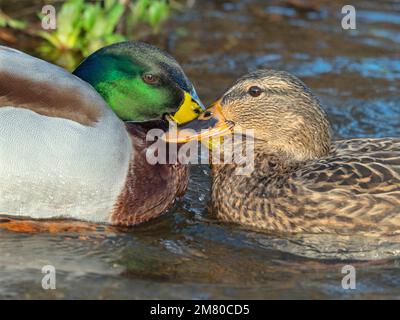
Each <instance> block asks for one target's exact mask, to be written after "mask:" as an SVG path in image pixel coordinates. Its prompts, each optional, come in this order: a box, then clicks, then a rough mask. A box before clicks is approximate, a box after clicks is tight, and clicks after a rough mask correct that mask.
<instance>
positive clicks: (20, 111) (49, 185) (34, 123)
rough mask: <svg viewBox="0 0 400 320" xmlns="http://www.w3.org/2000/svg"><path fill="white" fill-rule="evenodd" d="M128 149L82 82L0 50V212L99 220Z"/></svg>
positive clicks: (120, 130)
mask: <svg viewBox="0 0 400 320" xmlns="http://www.w3.org/2000/svg"><path fill="white" fill-rule="evenodd" d="M130 157H131V143H130V139H129V136H128V134H127V132H126V130H125V127H124V124H123V122H122V121H120V120H119V119H118V118H117V117H116V116H115V114H114V113H113V112H112V110H111V109H110V108H108V107H107V105H106V103H105V102H104V101H103V99H102V98H101V96H100V95H99V94H98V93H97V92H96V91H95V90H94V89H93V88H92V87H91V86H90V85H88V84H87V83H85V82H84V81H82V80H80V79H79V78H77V77H75V76H73V75H71V74H70V73H68V72H66V71H65V70H63V69H61V68H59V67H57V66H54V65H51V64H49V63H47V62H45V61H42V60H39V59H36V58H33V57H31V56H29V55H26V54H24V53H21V52H19V51H16V50H13V49H9V48H6V47H1V46H0V212H1V213H5V214H12V215H22V216H30V217H34V218H49V217H74V218H79V219H84V220H92V221H102V222H103V221H106V220H107V219H108V215H109V212H110V210H111V209H112V207H113V205H114V203H115V201H116V199H117V197H118V195H119V193H120V192H121V190H122V188H123V186H124V183H125V178H126V175H127V172H128V166H129V161H130Z"/></svg>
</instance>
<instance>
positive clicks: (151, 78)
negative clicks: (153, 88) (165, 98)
mask: <svg viewBox="0 0 400 320" xmlns="http://www.w3.org/2000/svg"><path fill="white" fill-rule="evenodd" d="M142 78H143V81H144V82H146V83H147V84H157V83H158V81H159V78H158V77H157V76H155V75H154V74H150V73H146V74H144V75H143V77H142Z"/></svg>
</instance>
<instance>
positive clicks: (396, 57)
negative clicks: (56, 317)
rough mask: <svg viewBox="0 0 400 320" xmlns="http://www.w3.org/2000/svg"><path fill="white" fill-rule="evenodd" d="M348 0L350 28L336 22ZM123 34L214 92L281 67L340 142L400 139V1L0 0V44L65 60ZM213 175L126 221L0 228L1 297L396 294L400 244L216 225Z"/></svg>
mask: <svg viewBox="0 0 400 320" xmlns="http://www.w3.org/2000/svg"><path fill="white" fill-rule="evenodd" d="M45 4H52V5H54V6H55V8H56V9H57V29H56V30H54V31H45V30H43V29H42V28H41V20H40V19H41V14H40V12H41V8H42V6H43V5H45ZM347 4H351V5H353V6H354V7H355V8H356V29H354V30H344V29H343V28H342V25H341V20H342V18H343V16H344V14H342V13H341V10H342V7H343V6H344V5H347ZM124 39H140V40H144V41H148V42H151V43H153V44H155V45H158V46H159V47H162V48H164V49H166V50H167V51H169V52H170V53H171V54H172V55H173V56H174V57H176V58H177V60H178V61H179V62H180V63H181V64H182V66H183V68H184V69H185V71H186V73H187V74H188V76H189V77H190V78H191V80H192V81H193V83H194V84H195V86H196V88H197V91H198V93H199V96H200V97H201V98H202V99H203V101H204V102H205V103H210V102H212V101H213V100H214V99H216V98H218V96H219V95H221V94H222V93H223V92H224V90H226V89H227V88H228V87H229V86H230V85H232V84H233V82H234V81H235V79H237V78H238V77H239V76H241V75H243V74H244V73H246V72H248V71H251V70H254V69H257V68H261V67H264V68H273V69H280V70H286V71H289V72H292V73H293V74H295V75H297V76H298V77H300V78H301V79H302V80H303V81H305V82H306V84H307V85H308V86H309V87H310V88H311V89H312V90H313V91H314V92H315V93H316V94H317V95H318V96H319V97H320V99H321V101H322V103H323V105H324V106H325V109H326V110H327V112H328V115H329V119H330V121H331V124H332V127H333V135H334V137H335V138H336V139H339V138H350V137H367V136H374V137H381V136H400V102H399V89H400V1H396V0H381V1H374V0H357V1H350V2H349V1H348V0H333V1H332V0H320V1H313V0H288V1H278V0H271V1H261V0H230V1H229V0H201V1H200V0H197V1H196V0H174V1H173V0H171V1H166V0H165V1H163V0H154V1H153V0H152V1H150V0H136V1H135V0H108V1H107V0H105V1H83V0H66V1H39V0H37V1H35V0H30V1H26V0H19V1H8V0H0V43H1V44H3V45H7V46H10V47H14V48H18V49H20V50H23V51H26V52H28V53H30V54H32V55H35V56H39V57H41V58H44V59H46V60H48V61H51V62H53V63H56V64H59V65H61V66H64V67H65V68H67V69H69V70H72V69H73V68H74V67H75V66H76V65H77V64H78V63H79V62H80V61H81V60H82V59H83V57H85V56H87V55H89V54H90V53H91V52H93V51H94V50H96V49H98V48H99V47H102V46H104V45H107V44H110V43H113V42H118V41H121V40H124ZM0 81H1V79H0ZM208 175H209V172H208V168H207V166H194V167H193V168H192V171H191V182H190V187H189V191H188V192H187V194H186V195H185V198H184V199H183V201H182V202H180V203H178V204H177V206H176V207H175V208H174V209H172V210H171V212H169V213H168V214H166V215H164V216H163V217H161V218H160V219H156V220H154V221H152V222H149V223H146V224H144V225H141V226H139V227H136V228H133V229H130V230H120V229H116V230H115V233H114V234H109V233H107V234H105V233H103V232H102V231H101V230H98V232H96V234H94V235H92V234H89V235H77V234H65V235H34V236H27V235H21V234H14V233H10V232H6V231H2V230H0V252H1V254H0V297H6V298H7V297H8V298H10V297H19V298H33V297H36V298H49V297H50V298H52V297H53V298H196V299H208V298H400V296H399V290H398V288H399V287H400V261H399V259H398V258H396V257H397V256H398V255H399V253H400V246H399V242H398V241H394V239H372V240H368V239H358V238H355V237H338V236H335V237H331V236H328V235H301V236H291V237H279V236H277V235H267V234H260V233H257V232H252V231H249V230H242V229H240V228H239V227H237V226H234V225H230V224H224V223H221V222H219V221H216V220H215V218H214V217H213V216H212V214H210V213H209V212H208V210H207V201H208V194H209V176H208ZM82 237H83V238H82ZM67 240H68V241H67ZM345 263H351V264H353V265H355V266H356V269H357V290H349V291H344V290H343V289H342V288H341V285H340V283H341V278H342V276H343V275H342V274H341V272H340V270H341V267H342V266H343V265H344V264H345ZM44 264H53V265H55V266H56V268H58V269H57V270H59V271H58V273H57V275H58V278H57V279H58V281H59V283H60V286H59V287H58V288H57V290H55V291H52V292H46V291H43V290H41V289H38V288H39V286H40V280H41V273H40V270H41V267H42V266H43V265H44Z"/></svg>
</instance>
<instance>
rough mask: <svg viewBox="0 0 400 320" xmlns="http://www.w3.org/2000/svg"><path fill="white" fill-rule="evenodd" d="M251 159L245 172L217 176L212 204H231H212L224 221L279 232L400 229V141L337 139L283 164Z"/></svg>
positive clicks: (347, 232) (274, 160)
mask: <svg viewBox="0 0 400 320" xmlns="http://www.w3.org/2000/svg"><path fill="white" fill-rule="evenodd" d="M257 157H259V158H258V160H256V165H255V170H254V172H253V173H252V174H251V175H250V176H235V175H229V174H225V175H223V174H222V175H221V174H220V175H219V176H218V174H217V177H216V179H215V182H214V185H213V196H214V202H216V199H215V198H217V199H218V198H219V199H222V197H224V199H225V200H227V199H228V201H227V202H228V203H236V204H235V205H232V206H231V207H230V209H232V214H229V208H228V207H227V205H223V204H221V203H222V200H221V201H220V204H219V205H217V206H216V209H217V211H219V214H220V216H221V217H223V218H225V219H226V220H236V221H237V220H239V222H241V223H243V224H247V225H251V226H253V227H257V228H261V229H267V230H270V231H280V232H311V233H314V232H317V233H318V232H325V233H344V234H351V233H355V232H359V233H365V234H393V233H396V232H397V233H398V232H400V139H396V138H393V139H391V138H382V139H353V140H346V141H337V142H335V143H333V144H332V148H331V152H330V154H329V155H328V156H326V157H324V158H322V159H319V160H316V161H310V162H307V163H302V164H293V165H287V166H285V165H283V164H282V163H281V162H280V161H279V160H277V159H276V158H274V157H266V156H264V157H262V155H256V159H257ZM226 169H227V170H229V169H228V167H227V168H226ZM271 172H273V173H271ZM228 177H229V178H228ZM227 180H229V182H228V181H227ZM222 181H223V182H222ZM221 182H222V183H221ZM222 184H223V185H224V186H227V185H228V184H232V185H234V186H235V187H233V188H234V189H235V190H230V189H232V187H230V189H229V188H228V189H226V188H225V189H221V188H222ZM239 189H240V190H239ZM229 199H232V200H229ZM235 201H236V202H235ZM235 207H240V208H241V210H236V209H234V208H235ZM235 211H237V213H236V216H235V214H234V213H233V212H235ZM239 211H240V212H239Z"/></svg>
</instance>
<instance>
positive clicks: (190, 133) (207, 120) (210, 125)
mask: <svg viewBox="0 0 400 320" xmlns="http://www.w3.org/2000/svg"><path fill="white" fill-rule="evenodd" d="M233 127H234V123H233V122H232V121H229V120H227V119H226V118H225V116H224V115H223V113H222V108H221V104H220V100H218V101H216V102H215V103H214V104H212V105H211V106H210V107H209V108H207V109H206V111H204V112H203V113H202V114H200V116H199V117H198V118H197V119H195V120H193V121H191V122H188V123H186V124H184V125H181V126H172V127H170V129H169V130H168V131H167V132H166V133H165V134H164V135H163V136H162V137H161V138H162V139H163V140H165V141H166V142H172V143H186V142H189V141H192V140H204V139H208V138H210V137H214V136H223V135H226V134H228V133H230V132H231V129H232V128H233Z"/></svg>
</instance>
